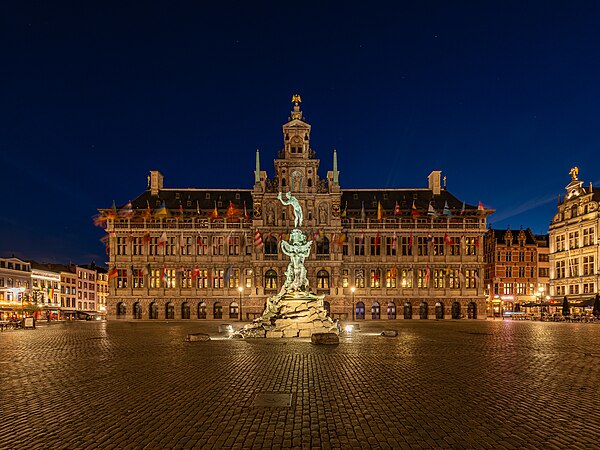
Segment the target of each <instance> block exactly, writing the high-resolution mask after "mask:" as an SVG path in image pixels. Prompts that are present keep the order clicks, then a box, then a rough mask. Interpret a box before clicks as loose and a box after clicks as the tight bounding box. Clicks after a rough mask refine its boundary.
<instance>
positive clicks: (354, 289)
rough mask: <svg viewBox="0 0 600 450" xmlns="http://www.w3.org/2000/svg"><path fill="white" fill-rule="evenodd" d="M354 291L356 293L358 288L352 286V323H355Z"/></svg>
mask: <svg viewBox="0 0 600 450" xmlns="http://www.w3.org/2000/svg"><path fill="white" fill-rule="evenodd" d="M354 291H356V288H355V287H354V286H352V287H351V288H350V292H352V322H354Z"/></svg>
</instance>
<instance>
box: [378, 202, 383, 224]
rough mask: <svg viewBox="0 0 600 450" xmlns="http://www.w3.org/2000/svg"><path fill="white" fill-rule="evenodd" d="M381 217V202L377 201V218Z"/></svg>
mask: <svg viewBox="0 0 600 450" xmlns="http://www.w3.org/2000/svg"><path fill="white" fill-rule="evenodd" d="M381 219H383V208H382V207H381V202H379V201H378V202H377V220H381Z"/></svg>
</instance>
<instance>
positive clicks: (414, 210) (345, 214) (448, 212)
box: [341, 200, 485, 221]
mask: <svg viewBox="0 0 600 450" xmlns="http://www.w3.org/2000/svg"><path fill="white" fill-rule="evenodd" d="M477 211H478V212H479V213H483V212H485V208H484V207H483V203H482V202H479V204H478V206H477ZM456 212H457V211H455V212H454V214H456ZM465 213H466V205H465V202H464V201H463V204H462V208H461V209H460V213H459V214H461V215H463V214H465ZM454 214H453V213H452V211H451V210H450V208H449V206H448V200H446V201H445V202H444V209H443V210H442V212H441V214H440V213H439V211H436V209H435V207H434V206H433V201H430V202H429V206H428V208H427V216H433V217H439V216H440V215H443V216H446V217H452V216H453V215H454ZM393 215H394V216H401V215H402V210H401V209H400V205H398V202H396V206H395V207H394V213H393ZM410 215H411V216H412V217H413V218H417V217H420V216H421V215H422V214H421V211H419V210H418V209H417V207H416V204H415V200H413V202H412V208H411V209H410ZM341 216H342V218H346V217H348V202H346V206H345V208H344V210H343V211H342V214H341ZM385 216H386V212H385V210H384V209H383V207H382V206H381V202H380V201H378V202H377V220H382V219H383V218H384V217H385ZM366 217H367V214H366V211H365V202H364V201H363V202H362V206H361V209H360V218H361V220H362V221H365V220H366Z"/></svg>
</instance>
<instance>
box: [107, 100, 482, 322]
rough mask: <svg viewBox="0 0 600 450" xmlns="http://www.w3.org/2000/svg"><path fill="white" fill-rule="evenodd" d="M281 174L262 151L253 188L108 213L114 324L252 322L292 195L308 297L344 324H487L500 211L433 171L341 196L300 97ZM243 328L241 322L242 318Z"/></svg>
mask: <svg viewBox="0 0 600 450" xmlns="http://www.w3.org/2000/svg"><path fill="white" fill-rule="evenodd" d="M295 100H296V101H295V102H294V103H295V104H294V107H293V111H292V112H291V117H290V118H289V119H288V121H287V122H286V123H285V124H284V125H283V128H282V135H283V136H282V137H283V147H282V149H281V150H280V151H279V152H278V154H277V158H276V159H275V161H274V165H275V167H274V169H275V170H274V175H273V177H272V178H269V177H268V175H267V172H266V171H264V170H262V169H261V166H260V156H259V152H258V151H257V152H256V167H255V170H254V186H253V188H252V189H178V188H165V186H164V179H163V176H162V174H161V173H160V172H158V171H152V172H151V173H150V176H149V177H148V186H147V189H146V190H145V191H144V192H143V193H142V194H141V195H140V196H139V197H137V198H136V199H135V200H133V201H132V202H130V203H128V204H126V205H123V206H122V207H120V208H116V207H115V208H111V209H102V210H100V211H101V214H102V217H104V219H105V226H106V232H107V239H108V246H109V273H108V275H109V297H108V318H109V319H129V320H131V319H133V320H146V319H191V320H194V319H240V318H243V319H244V320H248V319H253V318H254V317H257V316H259V315H260V314H261V313H262V311H263V308H264V305H265V300H266V298H267V297H268V296H270V295H273V294H275V293H277V292H278V291H279V290H280V289H281V283H282V282H283V281H284V280H285V276H284V272H285V269H286V267H287V265H288V263H289V259H288V258H287V257H286V256H285V255H283V254H282V252H281V250H280V246H279V243H280V241H281V239H287V234H288V233H289V231H290V230H291V229H292V228H293V214H292V213H291V210H289V209H288V207H285V206H283V205H282V204H281V203H280V202H279V201H278V200H277V194H278V192H280V191H281V192H288V191H291V192H292V193H293V195H294V196H295V197H296V198H297V199H298V200H299V202H300V204H301V206H302V209H303V213H304V222H303V230H304V231H305V232H306V233H307V234H308V237H309V238H310V239H312V241H313V246H312V250H311V254H310V257H309V258H308V260H307V261H306V262H305V265H306V268H307V272H308V273H307V276H308V279H309V282H310V287H311V289H312V290H313V291H314V292H316V293H318V294H325V296H326V297H325V307H326V308H327V309H328V310H329V312H330V315H331V316H332V317H333V318H340V319H343V320H394V319H435V318H440V319H450V318H461V317H464V318H480V319H481V318H485V296H484V292H483V287H484V286H483V234H484V233H485V231H486V217H487V215H488V214H490V213H491V212H492V211H491V210H489V209H484V208H483V206H481V205H480V206H479V207H475V206H471V205H465V203H464V202H462V201H461V200H459V199H457V198H456V197H455V196H453V195H452V194H451V193H450V192H448V191H447V190H446V188H445V186H444V185H445V182H444V185H442V180H441V172H439V171H433V172H431V174H430V175H429V178H428V186H427V187H425V188H413V189H342V188H341V185H340V181H339V172H338V169H337V153H336V152H335V150H334V152H333V167H332V170H330V171H328V172H327V174H326V177H325V178H320V177H319V175H318V171H319V166H320V161H319V159H317V157H316V153H315V152H314V150H313V149H312V148H311V145H310V142H311V126H310V125H309V124H308V123H307V122H306V121H305V120H304V119H303V116H302V111H301V110H300V106H299V98H297V97H295ZM240 316H241V317H240Z"/></svg>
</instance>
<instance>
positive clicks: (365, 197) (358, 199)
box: [341, 188, 489, 216]
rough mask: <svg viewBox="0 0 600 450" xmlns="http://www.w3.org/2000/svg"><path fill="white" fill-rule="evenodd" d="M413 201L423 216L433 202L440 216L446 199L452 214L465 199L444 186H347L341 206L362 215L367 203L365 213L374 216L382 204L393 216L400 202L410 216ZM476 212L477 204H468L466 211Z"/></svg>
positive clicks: (350, 213)
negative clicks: (436, 187)
mask: <svg viewBox="0 0 600 450" xmlns="http://www.w3.org/2000/svg"><path fill="white" fill-rule="evenodd" d="M413 201H414V204H415V208H416V209H417V211H419V213H420V214H421V215H427V212H428V210H429V205H430V204H431V205H432V207H433V209H434V210H435V212H436V213H437V214H439V215H441V214H442V212H443V210H444V206H445V205H446V202H448V209H449V210H450V213H451V214H452V215H459V214H460V213H461V210H462V207H463V202H462V201H461V200H459V199H458V198H456V197H455V196H454V195H452V194H451V193H450V192H448V191H447V190H445V189H441V190H440V194H439V195H434V194H433V191H431V190H430V189H427V188H421V189H416V188H415V189H348V190H342V204H341V209H342V211H343V210H344V209H346V207H347V208H348V210H347V215H348V216H360V214H361V210H362V208H363V204H364V209H365V214H366V215H367V216H373V215H377V208H378V204H379V203H381V207H382V208H383V210H384V213H385V215H387V216H393V215H394V211H395V208H396V202H397V203H398V206H399V207H400V211H401V213H402V215H410V214H411V210H412V206H413ZM477 212H478V211H477V206H473V205H468V204H465V214H468V215H472V214H473V213H477ZM488 212H489V210H488Z"/></svg>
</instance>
